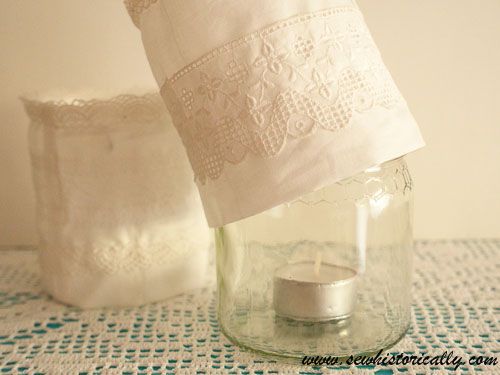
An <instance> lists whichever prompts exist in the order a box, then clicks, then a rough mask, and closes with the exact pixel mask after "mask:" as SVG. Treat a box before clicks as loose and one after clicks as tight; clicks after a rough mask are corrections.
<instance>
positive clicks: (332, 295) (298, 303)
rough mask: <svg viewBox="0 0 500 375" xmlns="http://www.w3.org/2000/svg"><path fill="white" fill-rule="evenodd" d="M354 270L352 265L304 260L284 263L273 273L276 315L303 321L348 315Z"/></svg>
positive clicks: (353, 291) (352, 298) (353, 296)
mask: <svg viewBox="0 0 500 375" xmlns="http://www.w3.org/2000/svg"><path fill="white" fill-rule="evenodd" d="M356 278H357V272H356V271H355V270H353V269H351V268H348V267H343V266H337V265H333V264H328V263H321V258H320V257H317V259H316V261H315V262H312V261H304V262H299V263H293V264H287V265H285V266H283V267H281V268H279V269H277V270H276V272H275V275H274V296H273V302H274V310H275V312H276V315H278V316H281V317H285V318H291V319H295V320H303V321H328V320H341V319H345V318H348V317H349V316H350V315H351V314H352V311H353V310H354V305H355V302H356Z"/></svg>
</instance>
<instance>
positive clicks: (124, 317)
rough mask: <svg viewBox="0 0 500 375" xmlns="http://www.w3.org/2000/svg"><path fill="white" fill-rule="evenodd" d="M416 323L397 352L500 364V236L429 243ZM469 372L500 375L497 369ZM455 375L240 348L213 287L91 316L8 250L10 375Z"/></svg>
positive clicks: (3, 355) (421, 264) (0, 290)
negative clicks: (322, 362) (219, 311)
mask: <svg viewBox="0 0 500 375" xmlns="http://www.w3.org/2000/svg"><path fill="white" fill-rule="evenodd" d="M414 267H415V276H414V286H413V301H414V303H413V314H412V327H411V329H410V331H409V332H408V334H407V335H406V337H405V338H404V339H403V340H402V341H400V342H399V343H398V344H397V345H396V346H394V347H393V348H391V349H390V350H389V352H391V353H393V352H394V353H396V352H397V353H401V352H404V353H406V354H412V353H414V354H418V355H420V354H421V353H428V354H430V355H438V354H439V355H440V354H441V353H442V352H443V351H445V350H448V351H450V350H453V352H454V354H456V355H460V356H462V357H463V358H464V360H466V361H468V360H469V359H470V358H471V357H472V356H488V357H497V358H498V359H499V360H500V358H499V357H500V329H499V326H500V325H499V316H500V295H499V290H498V287H499V285H500V283H499V281H500V272H499V271H500V239H492V240H446V241H419V242H417V243H416V250H415V265H414ZM460 369H461V373H462V374H472V373H481V374H493V373H497V374H500V364H499V365H497V366H486V365H480V366H472V365H469V364H466V365H463V366H461V367H460ZM10 373H21V374H134V375H135V374H184V373H185V374H224V373H228V374H303V375H308V374H327V373H335V374H338V373H356V374H380V375H383V374H399V373H404V374H431V373H435V374H446V373H455V372H454V371H453V370H452V369H450V367H446V366H435V367H429V366H409V365H407V366H402V365H400V366H389V367H361V368H356V367H349V366H344V367H338V366H337V367H311V366H301V365H300V364H299V361H298V360H297V362H296V363H293V362H292V363H290V361H288V362H286V361H283V360H280V359H276V358H267V357H262V356H260V355H258V354H255V353H252V352H248V351H243V350H241V349H239V348H238V347H236V346H234V345H233V344H231V343H230V342H229V341H228V340H227V339H226V338H225V337H224V336H223V334H222V333H221V331H220V329H219V326H218V324H217V317H216V308H215V294H214V291H213V288H212V287H210V288H207V289H204V290H199V291H196V292H194V293H192V294H186V295H183V296H179V297H175V298H173V299H169V300H167V301H163V302H159V303H153V304H149V305H145V306H141V307H135V308H124V309H93V310H81V309H78V308H75V307H69V306H64V305H62V304H59V303H57V302H56V301H54V300H53V299H51V298H50V297H49V296H48V295H47V294H45V293H44V292H43V291H42V290H41V287H40V282H39V271H38V266H37V262H36V251H34V250H26V249H25V250H22V249H19V248H17V249H16V248H9V249H5V250H4V251H0V374H10Z"/></svg>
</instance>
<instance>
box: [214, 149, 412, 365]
mask: <svg viewBox="0 0 500 375" xmlns="http://www.w3.org/2000/svg"><path fill="white" fill-rule="evenodd" d="M216 247H217V280H218V313H219V322H220V324H221V327H222V330H223V331H224V333H225V334H226V336H228V337H229V338H230V339H231V340H232V341H234V342H236V343H237V344H239V345H241V346H244V347H247V348H251V349H253V350H257V351H262V352H265V353H269V354H276V355H280V356H289V357H302V356H303V355H332V356H347V355H356V354H361V353H373V352H376V351H378V350H380V349H383V348H387V347H389V346H391V345H393V344H394V343H396V342H397V341H398V340H399V339H400V338H401V337H402V336H403V335H404V334H405V332H406V330H407V329H408V327H409V324H410V304H411V295H410V289H411V273H412V247H413V235H412V180H411V177H410V174H409V172H408V169H407V166H406V163H405V162H404V160H403V159H402V158H400V159H397V160H393V161H390V162H387V163H384V164H382V165H380V166H376V167H373V168H370V169H367V170H366V171H364V172H362V173H360V174H359V175H357V176H354V177H352V178H349V179H347V180H344V181H341V182H338V183H336V184H334V185H332V186H329V187H326V188H324V189H321V190H319V191H316V192H313V193H311V194H309V195H306V196H303V197H301V198H300V199H297V200H295V201H293V202H290V203H286V204H283V205H281V206H278V207H275V208H273V209H270V210H268V211H266V212H263V213H260V214H258V215H255V216H252V217H249V218H247V219H244V220H240V221H238V222H235V223H231V224H228V225H225V226H224V227H221V228H218V229H216Z"/></svg>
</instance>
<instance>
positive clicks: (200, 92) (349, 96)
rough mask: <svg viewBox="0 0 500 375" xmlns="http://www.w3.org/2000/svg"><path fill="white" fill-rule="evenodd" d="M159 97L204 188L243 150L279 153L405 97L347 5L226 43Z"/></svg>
mask: <svg viewBox="0 0 500 375" xmlns="http://www.w3.org/2000/svg"><path fill="white" fill-rule="evenodd" d="M161 93H162V96H163V98H164V100H165V102H166V103H167V106H168V108H169V110H170V113H171V114H172V117H173V119H174V124H175V125H176V126H177V128H178V131H179V134H180V135H181V137H182V139H183V142H184V144H185V146H186V148H187V152H188V155H189V159H190V161H191V164H192V167H193V170H194V173H195V178H196V180H197V181H198V182H199V183H201V184H204V183H206V180H207V178H209V179H212V180H215V179H218V178H219V177H220V176H221V174H222V173H223V170H224V165H225V163H231V164H238V163H240V162H241V161H243V160H244V159H245V157H246V155H248V154H249V153H251V154H254V155H256V156H259V157H262V158H272V157H276V156H277V155H279V153H280V152H281V151H282V150H283V148H284V147H286V143H287V139H288V138H294V139H300V138H304V137H307V136H309V135H311V134H314V133H315V132H317V131H318V130H320V129H322V130H326V131H329V132H335V131H337V130H339V129H342V128H345V127H347V126H349V124H350V122H351V119H352V117H353V115H354V114H355V113H356V112H359V113H362V112H366V111H369V110H371V109H372V108H374V107H383V108H387V109H390V108H392V107H393V106H394V105H396V104H397V103H398V102H401V101H403V99H402V97H401V95H400V94H399V92H398V90H397V88H396V87H395V85H394V83H393V81H392V78H391V77H390V75H389V74H388V72H387V70H386V68H385V66H384V64H383V62H382V59H381V58H380V55H379V53H378V50H377V48H376V46H375V44H374V42H373V40H372V38H371V36H370V33H369V31H368V30H367V28H366V26H365V24H364V21H363V18H362V15H361V13H360V12H359V10H357V9H356V8H353V7H342V8H332V9H329V10H326V11H320V12H315V13H311V14H305V15H301V16H297V17H292V18H290V19H287V20H284V21H281V22H279V23H277V24H274V25H271V26H268V27H267V28H264V29H263V30H259V31H256V32H254V33H252V34H249V35H247V36H244V37H242V38H240V39H238V40H235V41H231V42H230V43H228V44H226V45H223V46H222V47H219V48H217V49H215V50H213V51H211V52H210V53H208V54H206V55H205V56H203V57H201V58H200V59H199V60H197V61H195V62H193V63H192V64H190V65H188V66H186V67H184V68H183V69H181V70H180V71H179V72H177V73H176V74H174V75H173V76H172V77H171V78H169V79H167V80H166V81H165V83H164V84H163V86H162V89H161ZM188 93H189V94H188Z"/></svg>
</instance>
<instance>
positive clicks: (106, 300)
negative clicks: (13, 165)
mask: <svg viewBox="0 0 500 375" xmlns="http://www.w3.org/2000/svg"><path fill="white" fill-rule="evenodd" d="M24 104H25V108H26V111H27V113H28V115H29V117H30V119H31V125H30V129H29V146H30V154H31V160H32V170H33V179H34V184H35V190H36V198H37V221H38V227H39V238H40V246H39V247H40V253H39V258H40V264H41V269H42V273H41V276H42V282H43V285H44V287H45V289H46V290H47V291H48V292H49V293H50V294H51V295H52V296H54V297H55V298H56V299H58V300H60V301H63V302H65V303H69V304H73V305H77V306H81V307H98V306H128V305H140V304H143V303H147V302H151V301H156V300H160V299H163V298H166V297H170V296H173V295H176V294H179V293H181V292H184V291H186V290H190V289H193V288H197V287H200V286H203V285H204V283H205V276H206V272H207V260H208V249H209V247H210V240H209V232H208V231H209V229H208V227H207V225H206V221H205V219H204V218H203V211H202V207H201V202H200V200H199V196H198V194H197V192H196V186H195V184H194V183H193V181H192V171H191V169H190V167H189V162H188V160H187V157H186V156H185V151H184V150H183V147H182V144H181V142H180V140H179V139H178V135H177V134H176V132H175V128H174V127H173V126H172V124H171V122H170V119H169V116H168V113H167V111H166V109H165V107H164V104H163V102H162V100H161V98H160V96H159V95H157V94H148V95H144V96H136V95H122V96H118V97H114V98H112V99H109V100H97V99H95V100H89V101H84V100H75V101H72V102H69V103H65V102H50V101H49V102H42V101H36V100H24Z"/></svg>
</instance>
